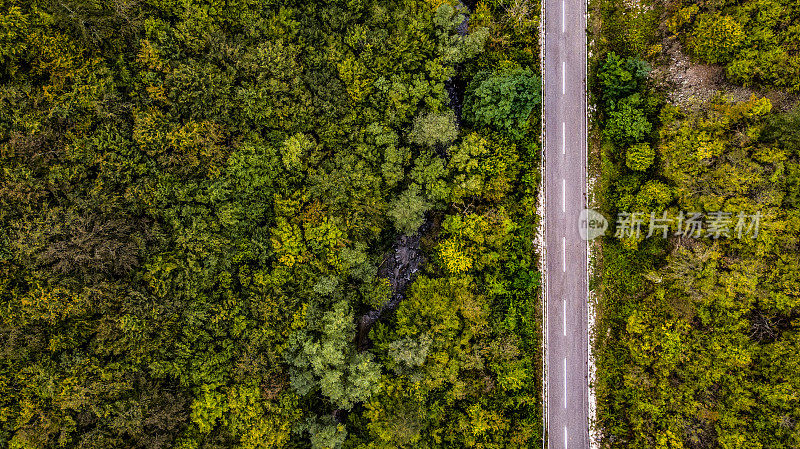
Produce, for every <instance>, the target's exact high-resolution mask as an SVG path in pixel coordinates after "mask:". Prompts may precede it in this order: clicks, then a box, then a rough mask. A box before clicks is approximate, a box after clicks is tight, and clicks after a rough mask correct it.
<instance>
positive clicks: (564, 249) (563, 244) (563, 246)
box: [561, 237, 567, 273]
mask: <svg viewBox="0 0 800 449" xmlns="http://www.w3.org/2000/svg"><path fill="white" fill-rule="evenodd" d="M561 265H562V267H563V268H562V271H564V273H566V272H567V238H566V237H561Z"/></svg>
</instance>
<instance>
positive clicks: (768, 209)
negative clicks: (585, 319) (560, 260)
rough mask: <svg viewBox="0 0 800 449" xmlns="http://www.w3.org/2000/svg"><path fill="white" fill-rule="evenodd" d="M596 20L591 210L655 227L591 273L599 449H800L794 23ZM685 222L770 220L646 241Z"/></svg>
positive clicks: (707, 16) (798, 113)
mask: <svg viewBox="0 0 800 449" xmlns="http://www.w3.org/2000/svg"><path fill="white" fill-rule="evenodd" d="M591 11H592V12H591V14H592V15H593V18H594V21H593V24H592V26H591V27H590V29H591V31H592V41H593V44H594V46H595V47H594V48H595V53H594V59H593V60H592V61H591V62H592V64H591V65H592V70H591V78H592V79H591V83H592V94H593V103H594V104H595V105H596V107H597V114H596V116H595V117H593V122H594V123H593V130H594V131H593V134H592V141H591V142H590V145H591V147H592V148H593V151H592V161H591V164H592V169H593V172H594V176H595V178H596V180H597V183H596V185H595V187H596V189H595V192H594V206H595V208H597V209H598V210H600V211H602V212H603V213H604V214H605V215H606V216H607V217H610V218H611V226H612V228H613V227H614V220H615V217H617V214H618V213H621V212H628V213H631V212H641V213H643V214H644V216H645V220H644V224H643V226H642V229H643V231H644V232H643V233H642V235H640V236H638V237H637V236H635V235H630V234H628V235H624V236H621V238H618V236H616V235H612V234H614V232H610V233H608V234H607V235H606V236H604V237H603V238H602V239H601V240H602V241H601V242H600V243H599V245H598V246H597V248H598V251H597V252H596V258H595V260H594V267H595V277H594V279H593V284H594V286H595V288H596V291H597V292H598V301H597V313H598V316H597V324H596V328H595V334H594V348H595V349H594V350H595V356H596V363H597V379H596V382H595V388H596V392H597V402H598V404H597V406H598V415H597V419H598V421H597V426H598V430H599V432H600V434H601V438H602V446H603V447H614V448H643V447H647V448H692V449H694V448H745V447H746V448H798V447H800V395H798V392H800V374H799V373H800V364H799V363H800V359H798V357H797V354H798V353H799V352H800V332H799V331H800V257H799V256H800V107H798V97H797V93H798V88H800V78H798V74H800V34H798V30H800V8H799V7H798V5H797V4H796V2H785V1H778V0H742V1H735V2H734V1H724V0H719V1H716V0H714V1H704V2H692V1H661V0H646V1H642V2H636V3H635V4H628V3H623V2H616V1H612V0H594V1H593V2H592V7H591ZM676 49H677V50H676ZM684 61H685V62H684ZM679 62H680V63H681V64H684V67H686V66H688V67H689V69H688V70H685V72H680V71H679V70H678V69H679V67H678V65H679V64H678V63H679ZM715 67H720V72H719V73H720V74H719V75H718V76H717V77H716V78H713V79H711V80H703V79H702V75H703V74H704V73H716V72H714V70H715ZM690 74H691V75H693V76H694V77H695V78H691V79H690V78H689V77H688V75H690ZM698 74H699V75H698ZM698 78H701V79H700V80H699V81H698ZM701 82H705V83H706V84H705V87H704V85H702V84H701ZM692 83H694V85H693V84H692ZM698 85H700V86H699V87H698ZM700 87H703V89H701V88H700ZM689 88H691V89H689ZM692 89H693V90H692ZM686 91H688V93H686ZM705 91H710V92H705ZM699 94H704V95H705V96H704V95H699ZM681 211H686V212H689V211H695V212H699V213H705V214H707V215H708V214H715V213H721V214H728V216H729V217H736V216H738V214H748V215H750V214H760V216H761V221H760V228H759V230H758V233H757V234H756V233H751V234H750V235H748V236H745V237H744V238H737V237H738V236H737V235H735V234H734V233H733V229H734V226H735V224H736V220H735V219H734V220H733V221H732V222H731V223H730V230H731V233H730V235H728V236H727V237H725V236H723V237H722V238H716V237H719V235H716V234H714V233H711V232H702V233H699V234H695V235H686V233H685V232H682V231H683V229H679V228H677V225H673V226H672V227H671V228H670V229H669V230H668V233H667V237H666V238H661V237H662V235H661V233H660V232H658V233H657V236H651V237H649V238H648V237H647V229H648V228H649V226H650V225H654V224H655V220H654V219H653V218H652V217H662V214H664V213H667V214H668V215H670V216H678V215H679V214H680V212H681ZM651 213H653V214H654V215H652V216H651V215H650V214H651ZM616 224H617V227H619V222H617V223H616ZM707 230H708V229H707ZM612 231H613V230H612Z"/></svg>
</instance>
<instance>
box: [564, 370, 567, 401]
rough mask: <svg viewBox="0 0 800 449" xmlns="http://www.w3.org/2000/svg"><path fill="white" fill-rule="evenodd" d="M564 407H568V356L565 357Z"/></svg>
mask: <svg viewBox="0 0 800 449" xmlns="http://www.w3.org/2000/svg"><path fill="white" fill-rule="evenodd" d="M564 408H567V358H566V357H564Z"/></svg>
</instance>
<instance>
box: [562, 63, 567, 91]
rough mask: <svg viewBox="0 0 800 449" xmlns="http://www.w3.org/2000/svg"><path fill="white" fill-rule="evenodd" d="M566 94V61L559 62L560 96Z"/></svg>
mask: <svg viewBox="0 0 800 449" xmlns="http://www.w3.org/2000/svg"><path fill="white" fill-rule="evenodd" d="M566 94H567V61H561V95H566Z"/></svg>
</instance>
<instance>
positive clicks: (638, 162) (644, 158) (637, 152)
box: [625, 142, 656, 171]
mask: <svg viewBox="0 0 800 449" xmlns="http://www.w3.org/2000/svg"><path fill="white" fill-rule="evenodd" d="M655 156H656V152H655V150H653V148H652V147H650V144H649V143H646V142H642V143H637V144H636V145H633V146H631V147H628V151H627V152H626V154H625V165H627V166H628V168H630V169H631V170H636V171H645V170H647V169H648V168H650V166H651V165H653V159H654V158H655Z"/></svg>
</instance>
